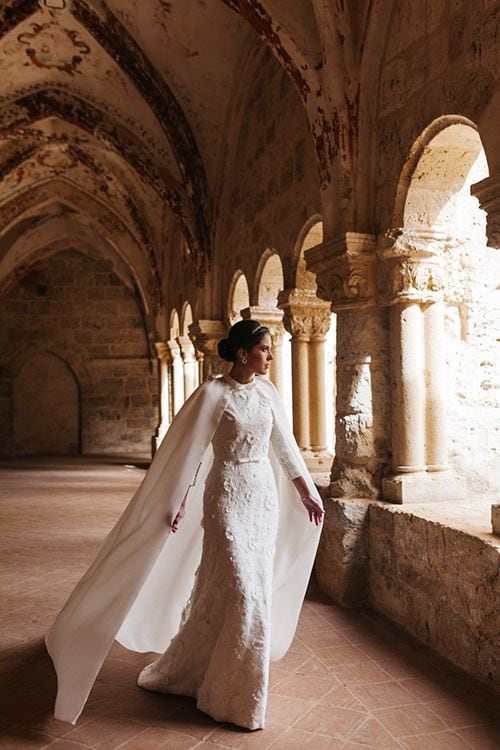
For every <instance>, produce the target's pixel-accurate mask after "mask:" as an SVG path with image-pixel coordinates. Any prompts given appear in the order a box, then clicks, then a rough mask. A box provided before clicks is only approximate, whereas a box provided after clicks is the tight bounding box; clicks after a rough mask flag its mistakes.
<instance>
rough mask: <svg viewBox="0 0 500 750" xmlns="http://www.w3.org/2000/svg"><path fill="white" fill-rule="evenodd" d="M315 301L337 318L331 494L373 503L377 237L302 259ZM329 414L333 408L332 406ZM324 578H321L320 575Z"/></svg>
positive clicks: (378, 362)
mask: <svg viewBox="0 0 500 750" xmlns="http://www.w3.org/2000/svg"><path fill="white" fill-rule="evenodd" d="M305 259H306V263H307V268H308V270H309V271H312V272H314V273H315V274H316V282H317V286H318V292H317V293H318V296H319V297H321V298H322V299H324V300H328V301H329V303H330V305H331V310H332V311H333V312H335V313H336V315H337V351H336V404H335V444H336V448H335V460H334V464H333V468H332V473H331V484H330V492H331V494H333V495H335V496H341V497H377V496H378V494H379V493H380V479H379V476H380V473H381V469H382V467H383V466H384V464H385V463H386V462H387V453H388V452H387V450H386V449H385V448H384V440H385V436H386V435H387V433H388V431H389V425H388V424H387V418H386V403H385V401H384V398H383V394H384V389H385V391H387V390H388V383H387V380H388V374H387V373H386V369H387V367H386V362H385V359H386V358H387V355H386V351H387V348H388V342H387V337H386V327H387V326H386V322H385V320H384V314H383V312H382V311H379V310H377V308H376V299H375V265H376V237H375V236H374V235H371V234H363V233H357V232H347V233H345V234H343V235H341V236H339V237H338V238H336V239H333V240H329V241H325V242H323V243H321V244H319V245H316V246H315V247H312V248H310V249H309V250H307V251H306V253H305ZM332 408H333V405H332ZM325 575H326V572H325Z"/></svg>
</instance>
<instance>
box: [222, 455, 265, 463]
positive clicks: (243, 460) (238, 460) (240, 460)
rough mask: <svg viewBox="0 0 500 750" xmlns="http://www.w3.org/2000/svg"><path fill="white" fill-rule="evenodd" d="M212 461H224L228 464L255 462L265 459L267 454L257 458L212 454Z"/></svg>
mask: <svg viewBox="0 0 500 750" xmlns="http://www.w3.org/2000/svg"><path fill="white" fill-rule="evenodd" d="M214 461H224V462H225V463H229V464H257V463H259V462H260V461H267V456H260V457H259V458H226V457H225V456H214Z"/></svg>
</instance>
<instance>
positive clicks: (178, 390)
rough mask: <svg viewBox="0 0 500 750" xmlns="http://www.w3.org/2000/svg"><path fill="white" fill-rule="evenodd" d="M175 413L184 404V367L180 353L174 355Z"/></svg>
mask: <svg viewBox="0 0 500 750" xmlns="http://www.w3.org/2000/svg"><path fill="white" fill-rule="evenodd" d="M172 381H173V389H172V390H173V413H174V415H175V414H177V412H178V411H179V409H180V408H181V406H182V404H183V403H184V367H183V364H182V359H181V356H180V353H179V352H175V353H174V352H173V353H172Z"/></svg>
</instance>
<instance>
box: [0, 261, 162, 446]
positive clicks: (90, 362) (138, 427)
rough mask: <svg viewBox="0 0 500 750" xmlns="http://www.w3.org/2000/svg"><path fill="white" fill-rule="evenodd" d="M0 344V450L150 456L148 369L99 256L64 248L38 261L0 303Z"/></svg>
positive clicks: (137, 326) (137, 321)
mask: <svg viewBox="0 0 500 750" xmlns="http://www.w3.org/2000/svg"><path fill="white" fill-rule="evenodd" d="M0 348H1V352H2V369H1V389H0V393H1V401H0V413H1V418H0V425H1V427H0V451H1V452H2V453H3V454H11V453H40V452H43V453H54V452H58V453H59V452H63V453H64V452H78V451H81V452H82V453H99V452H105V453H127V452H141V453H142V452H146V453H149V452H150V447H151V436H152V434H153V432H154V429H155V427H156V425H157V422H158V407H157V373H156V369H155V368H156V365H155V363H154V362H153V361H152V360H151V359H150V353H149V348H148V342H147V337H146V333H145V329H144V321H143V316H142V314H141V311H140V309H139V307H138V305H137V303H136V301H135V299H134V297H133V296H132V294H131V293H130V292H129V290H128V289H127V288H126V287H125V286H124V285H123V284H122V282H121V281H120V280H119V279H118V278H117V277H116V276H115V275H114V274H113V273H112V272H111V270H110V266H109V265H108V264H107V263H106V262H102V261H97V260H94V259H92V258H89V257H87V256H85V255H83V254H81V253H79V252H76V251H72V250H68V251H64V252H61V253H58V254H57V255H53V256H52V257H51V258H50V259H48V260H45V261H42V262H40V263H38V264H37V265H36V266H35V267H34V268H33V269H32V270H31V272H30V273H29V274H27V275H26V276H25V277H24V278H23V279H22V280H21V281H20V282H19V283H18V284H17V285H16V286H15V287H13V289H12V290H11V291H10V293H9V295H8V296H7V298H6V299H4V300H3V301H2V302H1V303H0ZM57 362H59V364H58V365H57ZM35 370H36V372H35ZM48 380H50V381H51V388H50V389H48V388H47V382H48ZM71 381H73V383H74V388H73V391H72V386H71V385H70V382H71ZM69 391H72V395H68V392H69ZM65 421H66V422H67V424H68V425H72V426H73V427H72V428H71V429H72V437H71V439H70V438H69V437H68V438H67V439H65V440H61V432H60V429H59V427H58V425H59V424H63V423H64V422H65ZM75 424H76V439H75ZM68 429H69V428H68ZM70 431H71V430H70Z"/></svg>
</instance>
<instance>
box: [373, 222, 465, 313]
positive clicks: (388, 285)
mask: <svg viewBox="0 0 500 750" xmlns="http://www.w3.org/2000/svg"><path fill="white" fill-rule="evenodd" d="M453 244H455V240H454V239H453V238H452V237H450V236H449V235H448V234H446V233H445V232H440V231H436V230H433V229H390V230H388V231H387V232H386V233H385V234H384V235H382V236H381V238H380V240H379V247H378V251H377V254H378V257H379V261H380V262H379V265H378V268H377V299H378V302H379V303H380V304H381V305H384V306H387V305H395V304H397V303H401V302H418V303H420V304H429V303H432V302H438V301H439V300H441V299H443V293H444V289H445V282H446V279H445V273H444V270H443V267H442V259H441V255H442V253H443V251H444V250H445V249H446V248H447V247H450V246H451V245H453Z"/></svg>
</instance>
